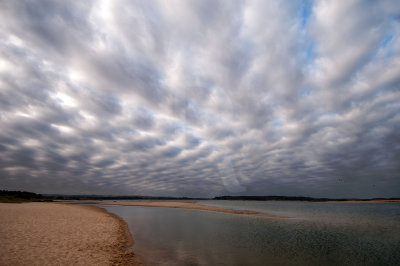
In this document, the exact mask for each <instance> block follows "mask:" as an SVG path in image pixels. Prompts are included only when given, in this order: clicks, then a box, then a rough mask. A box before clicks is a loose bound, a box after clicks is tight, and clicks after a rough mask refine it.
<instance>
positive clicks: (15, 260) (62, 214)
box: [0, 203, 143, 265]
mask: <svg viewBox="0 0 400 266" xmlns="http://www.w3.org/2000/svg"><path fill="white" fill-rule="evenodd" d="M0 239H1V241H0V265H143V264H142V263H141V262H140V258H139V257H138V256H137V255H135V254H133V252H132V251H129V250H128V249H127V248H128V247H129V246H131V244H132V243H133V242H132V239H131V237H130V233H129V231H128V228H127V225H126V224H125V222H123V221H122V220H121V219H120V218H118V217H117V216H115V215H113V214H110V213H108V212H106V211H105V210H103V209H101V208H97V207H90V206H81V205H71V204H69V205H68V204H58V203H22V204H12V203H0Z"/></svg>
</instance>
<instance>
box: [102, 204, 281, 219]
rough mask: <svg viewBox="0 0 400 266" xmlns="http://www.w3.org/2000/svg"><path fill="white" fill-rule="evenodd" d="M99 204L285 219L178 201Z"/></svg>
mask: <svg viewBox="0 0 400 266" xmlns="http://www.w3.org/2000/svg"><path fill="white" fill-rule="evenodd" d="M101 204H106V205H123V206H144V207H166V208H182V209H191V210H201V211H212V212H225V213H232V214H242V215H251V216H258V217H266V218H287V217H285V216H278V215H273V214H267V213H261V212H254V211H246V210H232V209H225V208H218V207H211V206H204V205H200V204H196V203H192V202H178V201H116V202H102V203H101Z"/></svg>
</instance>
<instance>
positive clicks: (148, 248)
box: [106, 201, 400, 265]
mask: <svg viewBox="0 0 400 266" xmlns="http://www.w3.org/2000/svg"><path fill="white" fill-rule="evenodd" d="M199 203H200V204H204V205H210V206H218V207H226V208H232V209H246V210H253V211H260V212H266V213H273V214H278V215H284V216H289V217H291V218H289V219H275V218H260V217H252V216H245V215H235V214H229V213H217V212H206V211H198V210H185V209H173V208H159V207H138V206H106V209H107V210H108V211H110V212H113V213H115V214H117V215H118V216H120V217H122V218H123V219H124V220H125V221H126V222H127V223H128V225H129V228H130V230H131V232H132V234H133V238H134V241H135V244H134V251H135V252H136V253H138V254H139V255H141V256H142V258H143V260H144V261H145V263H147V265H400V264H399V262H400V204H398V203H378V204H373V203H363V204H343V203H309V202H279V201H273V202H256V201H254V202H251V201H201V202H199Z"/></svg>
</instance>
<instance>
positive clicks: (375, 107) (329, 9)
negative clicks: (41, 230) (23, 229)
mask: <svg viewBox="0 0 400 266" xmlns="http://www.w3.org/2000/svg"><path fill="white" fill-rule="evenodd" d="M0 129H1V130H0V189H8V190H28V191H33V192H38V193H68V194H71V193H73V194H78V193H85V194H87V193H90V194H114V195H163V196H216V195H228V194H229V195H303V196H316V197H319V196H322V197H394V196H400V194H399V191H400V5H399V3H398V0H393V1H390V0H387V1H385V0H382V1H378V0H377V1H373V0H364V1H361V0H360V1H353V0H349V1H333V0H332V1H330V0H329V1H328V0H321V1H292V0H287V1H274V0H271V1H264V0H260V1H214V0H210V1H208V0H201V1H198V0H185V1H184V0H168V1H164V0H159V1H156V0H154V1H149V0H146V1H145V0H143V1H128V0H126V1H123V0H118V1H116V0H110V1H107V0H104V1H91V0H87V1H55V0H54V1H53V0H40V1H28V0H26V1H25V0H21V1H15V0H3V1H1V2H0Z"/></svg>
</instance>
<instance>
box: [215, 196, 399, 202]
mask: <svg viewBox="0 0 400 266" xmlns="http://www.w3.org/2000/svg"><path fill="white" fill-rule="evenodd" d="M398 199H399V198H371V199H358V198H341V199H337V198H336V199H335V198H312V197H302V196H293V197H292V196H219V197H215V198H214V200H259V201H266V200H283V201H285V200H286V201H317V202H324V201H351V200H357V201H370V200H398Z"/></svg>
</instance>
